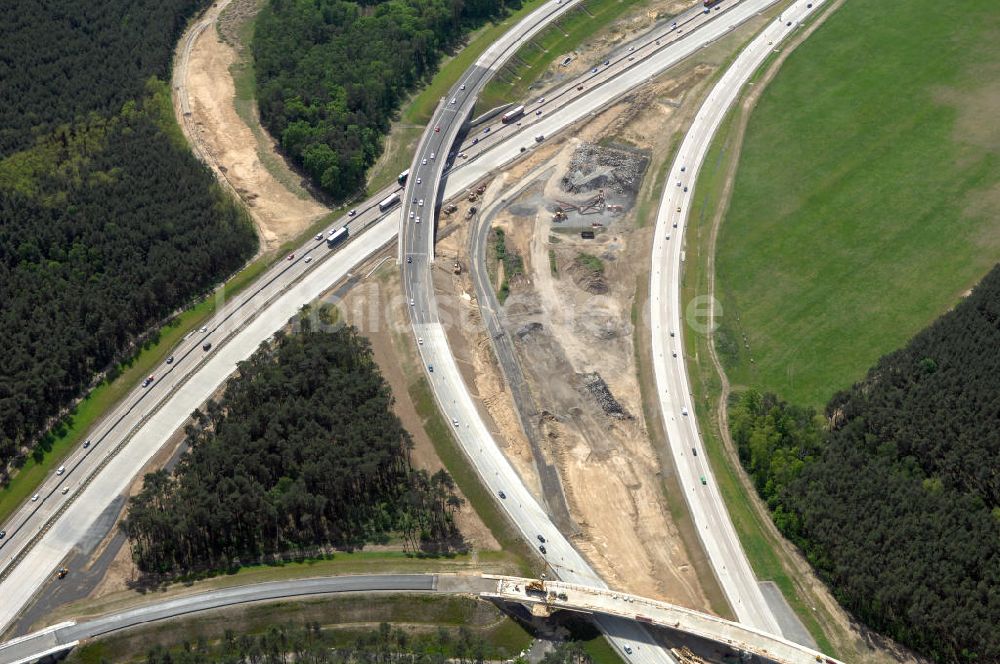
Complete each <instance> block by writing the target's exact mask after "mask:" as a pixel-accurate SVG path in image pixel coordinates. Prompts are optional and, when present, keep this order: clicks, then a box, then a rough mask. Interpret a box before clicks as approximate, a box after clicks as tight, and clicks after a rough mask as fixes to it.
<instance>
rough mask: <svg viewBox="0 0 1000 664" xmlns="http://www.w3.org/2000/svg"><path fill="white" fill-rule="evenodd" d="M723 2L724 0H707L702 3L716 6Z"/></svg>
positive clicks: (707, 5)
mask: <svg viewBox="0 0 1000 664" xmlns="http://www.w3.org/2000/svg"><path fill="white" fill-rule="evenodd" d="M720 2H722V0H705V1H704V2H703V3H702V4H703V5H705V6H706V7H714V6H715V5H717V4H719V3H720Z"/></svg>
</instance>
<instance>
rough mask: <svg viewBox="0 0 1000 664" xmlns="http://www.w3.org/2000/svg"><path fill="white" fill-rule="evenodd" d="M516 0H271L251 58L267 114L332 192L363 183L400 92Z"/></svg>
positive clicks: (285, 143) (286, 146) (338, 195)
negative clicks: (467, 33)
mask: <svg viewBox="0 0 1000 664" xmlns="http://www.w3.org/2000/svg"><path fill="white" fill-rule="evenodd" d="M519 5H520V2H519V0H405V1H403V0H383V1H381V2H379V1H377V0H376V1H372V0H361V1H359V2H351V1H348V0H271V2H270V3H269V4H268V6H267V7H266V8H265V9H264V10H263V11H262V12H261V13H260V15H259V16H258V18H257V25H256V32H255V34H254V39H253V55H254V62H255V67H256V75H257V99H258V103H259V106H260V112H261V118H262V119H263V122H264V124H265V126H266V127H267V128H268V129H269V130H270V132H271V134H272V135H273V136H275V137H276V138H277V139H278V140H279V142H280V144H281V147H282V149H283V150H284V151H285V153H286V154H288V155H289V156H290V157H291V159H292V160H293V161H294V162H295V163H296V164H297V165H298V166H299V167H300V168H302V169H303V170H304V171H305V173H306V174H307V175H308V176H309V177H310V178H311V179H312V181H313V182H314V183H315V184H316V185H318V186H319V187H320V188H322V189H323V191H325V192H326V193H328V194H329V195H330V196H332V197H333V198H334V199H338V200H339V199H343V198H345V197H347V196H350V195H352V194H355V193H357V192H358V191H360V190H362V189H363V188H364V185H365V172H366V171H367V169H368V168H369V167H370V166H371V165H372V164H374V163H375V160H376V159H377V158H378V156H379V154H381V152H382V137H383V136H384V135H385V134H386V133H387V132H388V130H389V123H390V120H391V119H392V116H393V114H394V113H395V112H396V110H397V109H398V107H399V105H400V103H401V102H402V100H403V99H404V97H405V96H406V95H407V94H408V93H409V92H410V91H412V90H413V89H414V88H415V87H416V85H417V84H418V83H419V82H420V81H422V80H425V79H426V78H427V77H428V76H429V75H430V74H431V73H433V71H434V69H435V67H436V65H437V63H438V60H439V59H440V57H441V55H442V54H444V53H445V52H446V51H448V50H449V49H452V48H454V47H455V46H456V45H457V44H458V42H459V40H460V39H461V38H462V36H463V35H464V34H465V30H466V29H467V28H469V27H473V26H476V25H480V24H481V23H483V22H484V21H485V20H486V19H488V18H491V17H494V16H497V15H499V14H501V13H502V12H504V11H506V9H507V8H508V7H514V8H516V7H518V6H519Z"/></svg>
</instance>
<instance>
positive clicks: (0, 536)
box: [0, 530, 7, 539]
mask: <svg viewBox="0 0 1000 664" xmlns="http://www.w3.org/2000/svg"><path fill="white" fill-rule="evenodd" d="M4 537H7V531H6V530H0V539H3V538H4Z"/></svg>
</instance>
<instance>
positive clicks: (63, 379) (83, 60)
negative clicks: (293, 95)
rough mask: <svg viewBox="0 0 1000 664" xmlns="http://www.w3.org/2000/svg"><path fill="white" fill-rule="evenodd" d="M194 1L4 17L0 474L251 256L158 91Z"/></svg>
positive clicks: (250, 245)
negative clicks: (153, 333)
mask: <svg viewBox="0 0 1000 664" xmlns="http://www.w3.org/2000/svg"><path fill="white" fill-rule="evenodd" d="M204 4H207V2H205V1H204V0H197V1H195V0H101V1H100V2H97V1H96V0H82V1H81V0H46V1H44V2H43V1H41V0H27V1H26V2H21V3H18V5H17V11H7V12H3V13H2V16H0V37H2V38H0V81H3V84H2V85H0V302H3V307H2V308H0V336H2V337H3V338H4V339H5V341H6V343H7V344H8V346H7V348H6V350H5V356H4V362H2V363H0V481H3V480H5V479H6V478H7V477H8V475H7V473H8V471H9V470H10V466H9V465H8V464H9V462H11V461H12V460H14V461H19V460H21V459H23V458H24V454H23V453H22V451H23V450H29V449H31V448H32V447H34V449H35V451H36V453H39V454H40V453H41V450H42V449H44V448H45V447H46V445H47V443H48V442H49V440H50V439H49V438H47V437H45V436H42V433H43V431H44V430H46V429H47V428H48V427H49V425H50V424H51V423H52V418H53V417H55V416H57V415H58V414H59V413H60V411H61V410H62V409H64V408H66V407H67V406H69V405H70V404H71V403H72V401H73V400H74V399H75V398H77V397H79V396H81V394H82V393H83V392H84V391H85V390H86V389H87V388H88V387H89V386H90V385H92V383H93V381H94V379H95V377H97V376H98V375H99V374H101V372H104V371H106V370H108V369H109V368H111V367H113V366H114V365H115V363H117V362H119V361H121V360H123V359H126V358H127V357H128V356H129V355H130V354H132V353H133V352H134V349H135V345H136V342H137V341H138V340H139V339H140V338H141V337H142V335H144V334H145V333H146V331H147V330H148V329H149V328H150V327H152V326H154V325H155V324H156V323H157V322H159V321H161V320H163V319H164V318H165V317H167V316H169V315H170V314H171V313H172V312H173V311H175V310H176V309H177V308H179V307H181V306H183V305H184V304H186V303H188V302H190V301H191V300H192V298H193V297H195V296H197V295H199V294H201V293H204V292H207V291H208V290H209V289H210V288H211V287H212V286H213V285H214V284H216V283H217V282H218V281H220V280H221V279H223V278H224V277H225V276H226V275H228V274H230V273H231V272H233V271H234V270H235V269H237V268H238V267H239V266H240V265H241V264H242V263H243V262H244V261H245V260H246V259H247V258H248V257H249V256H251V255H252V254H253V252H254V251H255V249H256V246H257V244H256V242H257V241H256V238H255V236H254V232H253V228H252V226H251V224H250V223H249V220H248V219H247V217H246V215H245V214H244V213H243V212H242V211H241V210H240V209H239V208H238V207H237V206H236V205H234V204H233V203H231V202H230V201H229V200H228V199H227V198H226V197H225V196H224V195H222V193H221V191H220V190H219V189H218V187H217V185H216V184H215V181H214V179H213V178H212V176H211V174H210V173H209V172H208V171H207V170H206V169H205V168H204V167H203V166H202V165H201V164H200V163H199V162H197V161H196V160H195V159H194V157H192V156H191V154H190V152H189V151H188V149H187V147H186V146H185V144H184V141H183V138H182V137H181V136H180V132H179V129H178V128H177V126H176V124H175V122H174V119H173V110H172V106H171V100H170V95H169V89H168V87H167V85H166V84H165V83H163V82H162V80H164V79H165V78H166V76H167V75H168V71H169V66H170V58H171V53H172V50H173V47H174V43H175V41H176V39H177V38H178V36H179V34H180V30H181V28H182V27H183V25H184V23H185V22H186V20H187V19H188V17H190V16H191V14H192V13H193V12H194V11H195V10H196V9H197V8H198V7H199V6H202V5H204Z"/></svg>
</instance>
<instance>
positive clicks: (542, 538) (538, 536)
mask: <svg viewBox="0 0 1000 664" xmlns="http://www.w3.org/2000/svg"><path fill="white" fill-rule="evenodd" d="M535 537H537V538H538V541H539V542H541V543H542V544H545V538H544V537H542V536H541V535H535Z"/></svg>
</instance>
